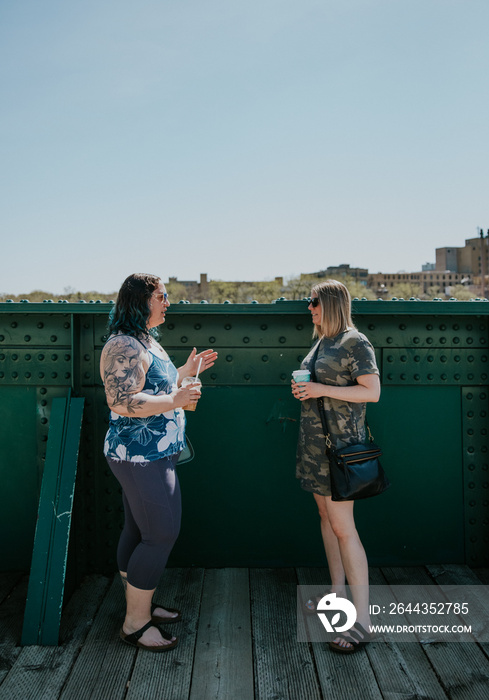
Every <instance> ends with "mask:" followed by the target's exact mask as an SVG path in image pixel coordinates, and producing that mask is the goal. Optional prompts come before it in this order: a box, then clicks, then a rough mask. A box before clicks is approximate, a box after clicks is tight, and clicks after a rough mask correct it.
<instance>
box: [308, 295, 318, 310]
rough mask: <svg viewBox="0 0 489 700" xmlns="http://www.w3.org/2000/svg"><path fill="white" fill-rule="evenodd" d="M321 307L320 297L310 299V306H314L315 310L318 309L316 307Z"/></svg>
mask: <svg viewBox="0 0 489 700" xmlns="http://www.w3.org/2000/svg"><path fill="white" fill-rule="evenodd" d="M318 305H319V297H312V299H309V306H312V308H313V309H315V308H316V306H318Z"/></svg>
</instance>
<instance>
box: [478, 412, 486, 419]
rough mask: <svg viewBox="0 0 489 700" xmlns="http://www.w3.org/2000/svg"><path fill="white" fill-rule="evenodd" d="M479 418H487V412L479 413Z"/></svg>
mask: <svg viewBox="0 0 489 700" xmlns="http://www.w3.org/2000/svg"><path fill="white" fill-rule="evenodd" d="M479 416H480V417H481V418H485V417H486V416H487V413H486V411H481V412H480V413H479Z"/></svg>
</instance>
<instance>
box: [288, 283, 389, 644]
mask: <svg viewBox="0 0 489 700" xmlns="http://www.w3.org/2000/svg"><path fill="white" fill-rule="evenodd" d="M308 308H309V311H310V312H311V316H312V322H313V324H314V334H313V335H314V337H315V338H317V339H318V342H317V343H315V344H314V346H313V348H312V349H311V351H310V352H309V354H308V355H307V357H306V358H305V359H304V361H303V362H302V365H301V368H302V369H308V370H310V369H311V365H312V362H313V361H314V356H315V354H316V351H317V356H316V360H315V363H314V369H315V374H316V382H304V383H297V384H296V383H295V382H292V394H293V395H294V397H295V398H296V399H298V400H299V401H301V403H302V406H301V422H300V432H299V443H298V448H297V478H298V479H300V481H301V486H302V488H303V489H305V490H306V491H309V492H311V493H312V495H313V497H314V500H315V501H316V505H317V507H318V510H319V516H320V519H321V534H322V538H323V542H324V548H325V551H326V558H327V560H328V567H329V571H330V576H331V582H332V589H331V590H332V592H335V593H337V594H338V595H340V596H341V595H344V594H345V578H346V580H347V581H348V584H349V585H350V587H351V590H352V595H353V601H354V603H355V607H356V610H357V621H356V623H355V625H354V627H353V628H352V629H350V630H348V632H345V633H344V634H340V635H338V636H337V637H336V638H335V639H334V641H332V642H330V647H331V648H332V649H333V651H337V652H341V653H352V652H354V651H356V650H357V649H359V648H360V647H362V646H364V645H365V644H366V643H367V642H368V641H369V640H370V635H369V633H368V632H367V630H368V629H369V625H370V618H369V614H368V563H367V557H366V554H365V550H364V548H363V545H362V543H361V541H360V537H359V536H358V532H357V530H356V527H355V521H354V517H353V505H354V501H341V502H337V501H332V500H331V486H330V479H329V463H328V460H327V457H326V455H325V448H324V433H323V429H322V425H321V418H320V415H319V409H318V405H317V399H318V398H319V397H321V396H322V397H323V398H324V409H325V411H326V419H327V425H328V428H329V432H330V434H331V438H332V439H333V441H334V442H335V443H336V444H335V446H336V447H338V448H339V447H344V446H346V445H350V444H354V443H361V442H365V409H366V403H368V402H376V401H378V400H379V397H380V380H379V370H378V369H377V364H376V361H375V353H374V350H373V347H372V345H371V344H370V342H369V340H368V339H367V338H366V337H365V336H364V335H363V334H362V333H359V331H358V330H357V329H356V328H355V326H354V325H353V321H352V318H351V299H350V294H349V292H348V290H347V288H346V287H345V286H344V285H343V284H341V282H337V281H336V280H327V281H326V282H321V283H320V284H317V285H315V286H314V287H313V288H312V291H311V302H310V304H309V307H308ZM317 602H318V601H317V600H310V601H308V602H307V604H306V607H307V608H308V609H309V610H310V611H311V612H313V613H314V612H315V610H316V604H317Z"/></svg>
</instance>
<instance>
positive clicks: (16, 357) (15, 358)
mask: <svg viewBox="0 0 489 700" xmlns="http://www.w3.org/2000/svg"><path fill="white" fill-rule="evenodd" d="M18 358H19V356H18V355H17V354H16V353H14V354H13V355H12V360H14V361H15V360H17V359H18Z"/></svg>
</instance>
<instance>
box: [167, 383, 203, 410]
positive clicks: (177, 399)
mask: <svg viewBox="0 0 489 700" xmlns="http://www.w3.org/2000/svg"><path fill="white" fill-rule="evenodd" d="M201 394H202V392H201V386H200V384H189V385H188V386H186V387H185V388H184V389H183V388H182V387H179V388H178V389H175V391H172V393H171V396H172V398H173V408H183V407H184V406H188V404H190V403H197V401H198V400H199V399H200V397H201Z"/></svg>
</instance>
